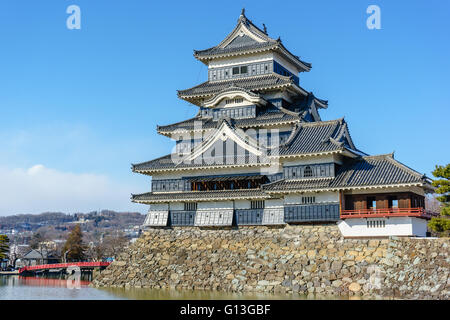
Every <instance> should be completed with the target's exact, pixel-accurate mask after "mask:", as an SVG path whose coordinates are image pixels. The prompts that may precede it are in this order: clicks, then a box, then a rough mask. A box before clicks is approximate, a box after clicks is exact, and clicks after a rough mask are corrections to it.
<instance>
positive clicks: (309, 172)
mask: <svg viewBox="0 0 450 320" xmlns="http://www.w3.org/2000/svg"><path fill="white" fill-rule="evenodd" d="M303 176H304V177H305V178H306V177H312V176H313V171H312V168H311V167H310V166H306V167H305V170H304V171H303Z"/></svg>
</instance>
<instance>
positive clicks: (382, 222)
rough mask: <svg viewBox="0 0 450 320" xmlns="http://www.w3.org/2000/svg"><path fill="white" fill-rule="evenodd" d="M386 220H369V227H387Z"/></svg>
mask: <svg viewBox="0 0 450 320" xmlns="http://www.w3.org/2000/svg"><path fill="white" fill-rule="evenodd" d="M385 227H386V221H385V220H367V228H385Z"/></svg>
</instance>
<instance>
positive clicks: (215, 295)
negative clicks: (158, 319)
mask: <svg viewBox="0 0 450 320" xmlns="http://www.w3.org/2000/svg"><path fill="white" fill-rule="evenodd" d="M101 290H103V291H105V292H109V293H111V294H113V295H115V296H119V297H123V298H125V299H133V300H306V299H314V300H340V299H343V300H348V297H336V296H325V295H324V296H318V295H313V294H310V295H300V294H271V293H257V292H248V293H233V292H222V291H212V290H211V291H209V290H170V289H144V288H127V289H125V288H102V289H101Z"/></svg>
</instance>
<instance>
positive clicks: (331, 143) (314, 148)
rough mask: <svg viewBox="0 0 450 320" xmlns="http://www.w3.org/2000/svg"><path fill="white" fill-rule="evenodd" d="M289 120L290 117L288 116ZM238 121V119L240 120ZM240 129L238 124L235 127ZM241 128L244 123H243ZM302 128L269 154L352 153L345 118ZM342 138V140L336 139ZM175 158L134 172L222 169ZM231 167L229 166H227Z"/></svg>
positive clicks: (136, 167) (236, 161) (238, 161)
mask: <svg viewBox="0 0 450 320" xmlns="http://www.w3.org/2000/svg"><path fill="white" fill-rule="evenodd" d="M286 117H287V116H286ZM236 121H237V120H236ZM245 121H251V119H245V120H243V122H244V123H245ZM234 125H235V126H236V124H234ZM240 126H241V127H242V126H243V124H242V122H241V124H240ZM297 126H298V127H297V128H296V129H294V131H293V132H292V134H291V136H290V137H289V139H288V140H287V142H286V143H285V144H283V145H281V146H280V147H279V150H278V154H276V153H275V152H273V151H272V150H270V149H269V150H268V151H269V155H273V156H277V155H279V156H295V155H302V154H314V153H324V152H334V151H343V150H345V149H347V150H349V146H348V145H347V144H346V143H344V142H343V141H341V140H342V139H344V138H343V136H342V134H341V133H342V130H344V129H345V127H346V126H345V121H344V120H343V119H338V120H330V121H319V122H299V123H298V125H297ZM336 139H341V140H336ZM233 156H234V158H235V159H234V160H233V161H231V162H229V163H230V164H232V165H234V164H245V165H253V166H258V165H261V164H263V165H267V164H268V163H267V160H266V159H261V158H256V159H257V161H263V162H262V163H261V162H257V161H254V160H252V159H251V160H250V161H248V159H246V160H244V159H236V157H237V156H236V155H233ZM172 158H173V159H179V157H178V156H177V155H173V156H172V155H170V154H169V155H166V156H164V157H161V158H158V159H155V160H152V161H147V162H144V163H140V164H135V165H133V171H137V172H150V171H154V170H164V169H183V168H202V167H219V166H218V165H217V164H208V163H207V162H204V161H203V160H202V163H197V162H196V161H191V162H188V163H187V162H182V163H179V164H176V163H174V161H173V160H172ZM226 166H228V165H226Z"/></svg>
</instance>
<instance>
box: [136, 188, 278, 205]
mask: <svg viewBox="0 0 450 320" xmlns="http://www.w3.org/2000/svg"><path fill="white" fill-rule="evenodd" d="M266 198H270V195H268V194H267V193H264V192H263V191H261V190H260V189H239V190H214V191H186V192H164V193H153V192H148V193H143V194H133V195H132V196H131V199H132V200H133V201H134V202H144V203H158V202H168V201H170V202H174V201H202V200H203V201H218V200H232V199H266Z"/></svg>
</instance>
